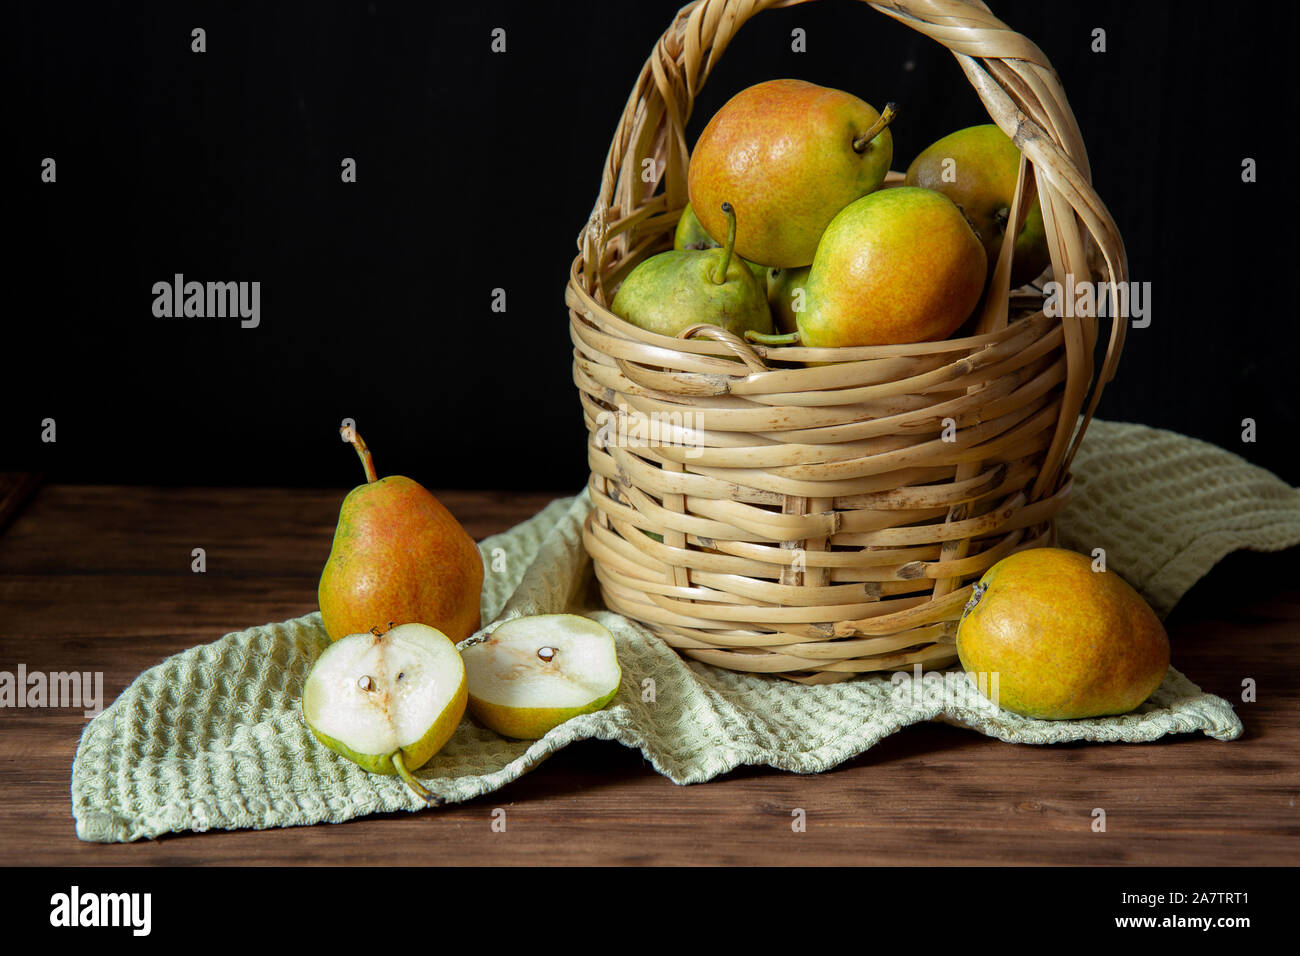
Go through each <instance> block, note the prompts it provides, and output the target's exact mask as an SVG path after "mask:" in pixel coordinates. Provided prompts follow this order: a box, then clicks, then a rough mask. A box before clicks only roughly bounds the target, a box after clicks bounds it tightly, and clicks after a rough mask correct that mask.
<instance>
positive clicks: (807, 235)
mask: <svg viewBox="0 0 1300 956" xmlns="http://www.w3.org/2000/svg"><path fill="white" fill-rule="evenodd" d="M895 113H896V107H894V105H893V104H889V105H887V106H886V108H885V110H884V111H883V112H877V111H876V109H875V108H874V107H873V106H871V105H870V104H869V103H867V102H865V101H864V100H861V99H859V98H858V97H856V96H854V95H852V94H851V93H846V92H844V91H843V90H836V89H830V88H828V87H824V86H818V85H816V84H814V83H807V82H805V81H803V80H788V79H787V80H769V81H767V82H765V83H759V84H757V85H755V86H751V87H749V88H748V89H744V90H741V91H740V92H739V93H737V94H736V95H735V96H733V97H732V98H731V99H730V100H728V101H727V103H726V104H725V105H724V106H723V107H722V108H721V109H720V110H718V112H717V113H715V114H714V115H713V117H712V118H711V119H710V120H709V122H708V124H707V125H706V126H705V127H704V131H703V132H702V133H700V138H699V140H698V141H697V142H696V144H695V150H694V152H693V153H692V154H691V161H690V167H689V170H688V176H687V191H688V193H689V195H690V201H691V206H692V207H693V208H694V210H695V213H696V215H697V216H699V220H700V223H701V225H702V226H703V227H704V230H705V231H706V232H707V233H708V234H709V235H710V236H712V237H713V238H714V239H715V240H719V239H721V238H722V237H723V236H725V235H726V232H727V223H726V220H725V218H724V217H723V216H722V215H721V214H720V213H719V207H720V206H721V204H722V203H723V202H724V201H726V202H730V203H732V204H733V205H734V206H735V208H736V212H737V214H738V215H739V216H740V225H739V228H738V230H737V233H736V254H737V255H739V256H742V257H744V258H745V259H747V260H749V261H750V262H757V263H760V264H761V265H765V266H777V267H782V268H798V267H800V266H806V265H808V264H809V263H810V262H812V261H813V254H814V252H815V251H816V249H817V243H818V240H820V239H821V235H822V233H823V232H824V231H825V229H826V226H827V224H829V223H830V221H831V219H833V218H834V217H835V215H836V213H838V212H839V211H840V210H841V209H843V208H844V207H845V206H847V205H848V204H849V203H851V202H853V201H854V200H855V199H858V198H859V197H861V196H865V195H866V194H868V193H870V192H873V191H874V190H877V189H879V188H880V187H881V185H882V184H883V183H884V181H885V175H886V173H888V172H889V163H890V161H891V159H892V158H893V149H894V147H893V137H892V135H891V134H890V132H889V129H888V126H889V124H890V122H892V120H893V118H894V115H895Z"/></svg>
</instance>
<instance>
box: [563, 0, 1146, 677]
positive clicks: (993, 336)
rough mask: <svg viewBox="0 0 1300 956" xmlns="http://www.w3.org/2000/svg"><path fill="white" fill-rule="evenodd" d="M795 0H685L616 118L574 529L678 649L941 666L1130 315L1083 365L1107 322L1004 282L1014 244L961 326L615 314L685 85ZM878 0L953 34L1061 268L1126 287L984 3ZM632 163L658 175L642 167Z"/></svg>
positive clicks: (664, 166)
mask: <svg viewBox="0 0 1300 956" xmlns="http://www.w3.org/2000/svg"><path fill="white" fill-rule="evenodd" d="M788 5H790V4H789V3H788V2H780V0H698V2H696V3H692V4H690V5H689V6H687V7H685V8H683V9H682V10H681V11H680V12H679V13H678V15H677V17H676V18H675V19H674V20H673V22H672V24H671V26H670V27H669V28H668V31H667V32H666V33H665V34H664V35H663V37H662V38H661V39H660V41H659V43H658V44H657V45H656V47H655V49H654V51H653V53H652V54H651V56H650V59H649V60H648V61H647V63H646V65H645V67H644V68H643V69H642V71H641V75H640V77H639V79H638V80H637V84H636V87H635V88H634V89H633V91H632V95H631V96H630V97H629V99H628V103H627V108H626V109H625V111H624V113H623V117H622V120H621V122H620V123H619V126H618V129H617V131H616V132H615V135H614V139H613V143H612V144H611V146H610V151H609V158H608V161H607V163H606V167H605V172H604V177H603V179H602V182H601V188H600V196H599V198H598V200H597V202H596V205H595V209H594V211H593V213H592V216H591V220H590V222H589V223H588V225H587V227H586V228H585V229H584V231H583V233H582V235H581V237H580V239H579V248H580V250H581V251H580V254H579V256H578V257H577V259H576V260H575V261H574V263H573V268H572V272H571V274H570V278H569V285H568V289H567V292H566V301H567V303H568V306H569V310H570V312H569V314H570V330H571V334H572V338H573V344H574V363H573V374H574V381H575V383H576V384H577V386H578V389H579V393H580V397H581V400H582V406H583V409H584V413H585V416H586V421H587V426H588V431H589V439H590V441H589V446H588V448H589V459H590V464H591V482H590V491H591V498H592V502H593V504H594V506H595V507H594V509H593V511H592V515H591V517H590V518H589V519H588V522H587V525H586V528H585V529H584V540H585V544H586V547H587V550H588V551H589V552H590V554H591V556H592V558H593V560H594V564H595V570H596V575H597V577H598V579H599V582H600V586H601V590H602V594H603V596H604V599H605V601H606V603H607V604H608V606H609V607H610V608H611V609H613V610H616V611H619V612H620V613H623V614H625V615H627V616H628V617H630V618H633V619H636V620H638V621H640V622H642V623H644V624H645V625H646V626H647V627H649V628H650V629H651V630H652V631H653V632H654V633H656V634H658V635H659V636H661V637H662V638H663V639H664V640H665V641H667V642H668V643H669V644H670V645H672V646H673V647H674V648H676V649H677V650H678V651H679V652H680V653H682V654H684V655H687V656H689V657H692V658H695V659H698V660H701V661H706V662H708V663H710V664H715V665H718V666H721V667H726V668H731V669H734V670H741V671H750V672H757V673H769V674H779V675H782V676H784V677H788V678H791V679H794V680H799V681H803V682H805V683H829V682H832V681H836V680H843V679H845V678H848V677H851V676H853V675H854V674H857V673H862V672H866V671H880V670H893V669H899V668H910V667H911V666H913V665H914V664H917V663H919V664H921V665H923V666H925V667H941V666H947V665H950V664H952V663H953V662H954V661H955V660H956V651H955V648H954V646H953V635H954V632H955V627H956V621H957V619H958V618H959V616H960V614H961V610H962V607H963V605H964V604H965V603H966V601H967V599H968V596H969V592H970V590H971V586H972V584H973V582H974V581H975V580H977V579H978V577H979V576H980V575H981V574H982V573H983V572H984V571H985V570H987V569H988V568H989V567H990V566H991V565H992V564H994V563H995V562H996V561H998V560H999V559H1000V558H1002V557H1004V556H1005V555H1007V554H1010V553H1011V552H1013V551H1016V550H1019V549H1023V548H1028V547H1036V546H1039V545H1043V544H1049V543H1051V542H1052V540H1053V526H1052V518H1053V516H1054V515H1056V513H1057V512H1058V511H1059V510H1060V509H1061V507H1062V506H1063V505H1064V504H1065V502H1066V500H1067V498H1068V496H1069V491H1070V483H1069V479H1068V476H1069V467H1070V462H1071V460H1072V459H1073V455H1074V452H1075V450H1076V448H1077V447H1078V443H1079V441H1080V440H1081V439H1082V437H1083V432H1084V429H1085V428H1086V427H1087V424H1088V422H1089V420H1090V419H1091V417H1092V413H1093V410H1094V408H1095V407H1096V403H1097V400H1098V398H1099V397H1100V391H1101V386H1102V385H1103V384H1104V383H1105V382H1107V381H1109V380H1110V378H1111V376H1112V375H1113V373H1114V369H1115V365H1116V363H1117V362H1118V359H1119V354H1120V350H1121V348H1122V345H1123V335H1124V322H1123V320H1122V318H1120V317H1119V316H1116V317H1115V318H1113V319H1112V320H1111V324H1110V329H1109V347H1108V349H1107V353H1106V357H1105V360H1104V362H1103V365H1102V367H1101V369H1100V370H1099V371H1098V370H1094V367H1093V365H1094V362H1093V355H1094V347H1095V345H1096V341H1097V336H1098V322H1097V320H1096V319H1088V318H1079V319H1075V318H1070V319H1061V318H1050V317H1048V316H1046V315H1045V314H1044V313H1043V311H1042V308H1041V304H1042V303H1041V299H1032V298H1027V297H1026V294H1025V293H1024V292H1021V293H1017V294H1013V293H1012V292H1011V291H1010V290H1009V289H1008V285H1009V281H1008V277H1009V276H1010V261H1009V259H1008V258H1006V257H1005V256H1004V257H1003V259H1002V260H1000V261H999V263H998V265H997V268H996V270H995V273H994V276H993V280H992V282H993V286H992V291H991V292H990V293H989V295H988V297H987V305H986V307H985V308H984V309H983V311H982V312H981V314H980V316H979V317H978V319H977V322H976V325H975V327H974V330H973V334H971V335H968V336H967V337H964V338H956V339H949V340H947V341H942V342H925V343H918V344H914V345H894V346H873V347H866V348H851V349H850V348H845V349H810V348H784V349H767V348H762V347H751V346H749V345H747V344H746V343H745V342H743V341H742V340H740V339H738V338H736V337H735V336H733V335H730V334H729V333H726V332H723V331H722V330H721V329H718V328H717V327H715V326H704V327H696V328H695V329H694V330H688V331H687V332H685V333H683V337H682V338H680V339H671V338H665V337H663V336H660V335H656V334H654V333H650V332H646V331H643V330H641V329H639V328H636V327H635V326H632V325H630V324H628V323H626V322H624V321H622V320H621V319H619V318H618V317H617V316H615V315H614V314H613V313H611V312H610V311H609V309H608V307H607V306H608V303H609V302H610V301H611V299H612V296H613V293H614V290H615V289H616V288H617V287H618V283H619V282H621V281H622V278H623V277H624V276H625V275H626V274H627V272H628V271H629V270H630V269H631V268H632V267H633V266H635V265H636V264H637V263H638V262H640V261H641V260H642V259H644V258H645V257H646V256H647V255H650V254H652V253H655V252H658V251H661V250H662V249H665V248H668V247H669V246H670V245H671V241H672V232H673V228H674V226H675V225H676V222H677V219H678V217H679V216H680V214H681V210H682V208H683V207H684V206H685V204H686V202H687V195H686V171H687V163H688V158H689V157H688V152H687V145H686V138H685V133H684V130H685V127H686V123H687V119H688V118H689V116H690V112H691V108H692V105H693V103H694V99H695V96H696V94H697V93H698V91H699V90H700V88H701V87H702V86H703V84H704V81H705V79H706V78H707V77H708V75H709V72H710V70H711V68H712V67H713V65H714V63H715V62H716V60H717V59H718V57H719V56H721V54H722V52H723V51H724V50H725V49H726V47H727V44H728V43H729V42H730V40H731V38H732V36H733V35H734V34H735V32H736V31H737V30H738V29H739V28H740V26H741V25H742V24H743V23H744V22H745V21H746V20H748V19H749V17H750V16H752V15H753V14H755V13H757V12H761V11H762V10H765V9H767V8H769V7H776V6H788ZM871 6H873V7H875V8H876V9H877V10H879V11H880V12H881V13H884V14H886V15H887V16H890V17H893V18H894V19H896V20H899V21H901V22H903V23H905V24H907V25H908V26H911V27H912V28H914V29H916V30H919V31H920V32H922V33H925V34H927V35H929V36H931V37H933V38H934V39H935V40H937V41H939V42H940V43H942V44H944V45H945V46H947V47H948V48H949V49H950V50H952V52H953V54H954V56H956V58H957V60H958V62H959V63H960V64H961V66H962V69H963V70H964V71H965V73H966V76H967V77H968V78H969V80H970V82H971V84H972V85H973V86H974V87H975V89H976V91H977V92H978V94H979V96H980V98H981V99H982V100H983V102H984V104H985V106H986V107H987V108H988V111H989V115H990V116H991V117H992V119H993V121H994V122H996V123H997V124H998V126H1000V127H1001V128H1002V129H1003V130H1004V131H1005V132H1006V133H1007V134H1008V135H1010V136H1011V137H1012V138H1013V141H1014V142H1015V143H1016V145H1017V146H1018V147H1019V148H1020V150H1021V153H1022V161H1021V175H1020V185H1019V189H1018V191H1017V196H1016V199H1015V202H1014V204H1013V210H1012V216H1013V221H1016V222H1019V221H1022V219H1020V218H1017V217H1021V216H1023V212H1024V210H1026V209H1027V208H1028V206H1029V204H1030V202H1031V201H1032V199H1031V197H1032V196H1033V195H1034V193H1035V192H1036V193H1037V195H1038V197H1039V199H1040V200H1041V207H1042V211H1043V219H1044V222H1045V225H1046V227H1047V235H1048V243H1049V246H1050V249H1051V256H1052V266H1053V270H1054V273H1055V275H1058V276H1064V275H1066V274H1067V273H1068V274H1072V275H1073V276H1074V277H1075V278H1076V281H1085V280H1092V279H1094V278H1095V277H1097V276H1100V277H1103V278H1104V279H1105V280H1106V281H1109V282H1111V283H1120V282H1124V281H1126V280H1127V262H1126V259H1125V254H1124V247H1123V243H1122V241H1121V240H1120V237H1119V234H1118V232H1117V230H1116V228H1115V224H1114V222H1113V221H1112V219H1111V217H1110V215H1109V213H1108V212H1107V211H1106V208H1105V206H1104V205H1103V204H1102V202H1101V201H1100V200H1099V199H1098V197H1097V195H1096V194H1095V193H1094V192H1093V190H1092V187H1091V185H1090V182H1089V173H1088V162H1087V156H1086V154H1085V151H1084V146H1083V143H1082V141H1081V140H1080V137H1079V130H1078V127H1077V125H1076V123H1075V120H1074V116H1073V114H1072V113H1071V111H1070V107H1069V105H1068V103H1067V102H1066V99H1065V95H1064V93H1063V91H1062V90H1061V87H1060V83H1059V80H1058V78H1057V76H1056V73H1055V72H1054V71H1053V70H1052V68H1051V65H1050V64H1049V63H1048V62H1047V59H1046V57H1044V56H1043V54H1042V52H1041V51H1040V50H1039V49H1038V48H1037V47H1036V46H1035V45H1034V44H1033V43H1031V42H1030V41H1029V40H1027V39H1025V38H1024V37H1022V36H1021V35H1019V34H1017V33H1015V32H1014V31H1012V30H1010V29H1009V28H1008V27H1006V26H1005V25H1004V24H1003V23H1001V22H1000V21H999V20H997V19H996V18H995V17H994V16H993V15H992V14H991V13H989V11H988V10H987V8H985V7H984V6H983V5H982V4H979V3H971V2H962V0H894V2H891V3H872V4H871ZM647 159H649V160H651V161H653V162H654V163H655V169H656V170H662V173H661V174H660V175H659V176H658V177H657V179H656V178H655V177H650V178H652V179H655V181H654V182H652V183H646V182H644V181H643V177H642V170H643V169H645V168H646V164H645V162H644V161H645V160H647ZM894 178H895V180H896V178H897V177H896V174H895V176H894ZM1013 234H1014V233H1013ZM1005 245H1006V246H1010V245H1011V244H1010V243H1007V244H1005ZM1008 252H1009V250H1008ZM1090 262H1091V263H1094V264H1095V265H1094V266H1092V267H1090V264H1089V263H1090ZM1110 291H1111V292H1114V291H1116V290H1115V289H1114V288H1112V289H1111V290H1110ZM1112 301H1116V300H1115V299H1112ZM805 362H808V363H831V364H820V365H804V364H802V363H805ZM792 363H797V364H792ZM1094 373H1096V374H1094ZM660 538H662V540H659V539H660Z"/></svg>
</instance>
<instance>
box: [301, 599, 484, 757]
mask: <svg viewBox="0 0 1300 956" xmlns="http://www.w3.org/2000/svg"><path fill="white" fill-rule="evenodd" d="M464 688H465V665H464V663H463V661H462V660H461V657H460V654H458V653H457V651H456V647H455V645H454V644H452V643H451V641H450V640H449V639H448V638H447V637H446V635H444V634H443V633H442V632H441V631H437V630H435V629H434V628H431V627H427V626H426V625H423V624H403V625H401V626H400V627H395V628H393V629H392V630H390V631H388V632H387V633H386V634H383V635H379V636H376V635H374V634H351V635H349V636H347V637H344V638H342V639H341V640H338V641H335V642H334V643H333V644H331V645H330V646H329V647H327V648H326V649H325V650H324V652H323V653H322V654H321V656H320V657H319V658H317V660H316V663H315V664H314V665H313V666H312V669H311V673H309V674H308V675H307V682H306V684H305V685H304V687H303V694H302V713H303V717H304V718H305V719H306V721H307V725H308V727H310V728H311V730H312V732H313V733H314V734H316V736H317V737H318V738H321V739H322V742H323V743H325V744H326V745H327V746H330V747H331V748H332V749H337V747H334V744H339V745H341V746H342V747H344V748H346V750H347V751H349V752H350V753H345V754H344V755H345V756H348V757H349V758H350V759H356V758H357V757H361V758H367V757H369V758H376V759H375V760H374V761H373V763H374V764H375V765H374V766H372V765H370V763H371V762H370V761H366V762H363V761H362V760H358V761H357V762H359V763H362V765H363V766H365V769H367V770H370V771H371V772H380V773H384V772H386V773H394V772H396V770H395V768H392V767H391V757H392V755H393V754H395V753H398V752H399V751H400V752H403V753H404V755H405V757H406V769H408V770H415V769H416V768H418V767H419V766H421V765H422V764H424V763H426V762H427V761H428V760H429V758H430V757H432V756H433V754H434V753H436V752H437V751H438V750H439V749H440V748H441V747H442V745H443V744H444V743H446V740H447V738H449V737H450V736H451V733H452V731H454V730H455V728H456V725H457V724H458V723H459V722H460V717H461V716H462V715H463V713H464V707H465V693H464ZM458 704H459V708H460V712H459V713H453V712H454V711H455V709H456V706H457V705H458ZM448 725H449V726H448ZM435 728H436V729H437V732H436V734H435V736H441V738H442V739H441V740H436V741H435V740H431V739H428V735H429V734H430V731H431V730H434V729H435ZM325 738H328V739H325ZM354 755H355V756H354ZM384 758H390V759H389V760H387V761H385V760H384ZM417 761H418V762H417Z"/></svg>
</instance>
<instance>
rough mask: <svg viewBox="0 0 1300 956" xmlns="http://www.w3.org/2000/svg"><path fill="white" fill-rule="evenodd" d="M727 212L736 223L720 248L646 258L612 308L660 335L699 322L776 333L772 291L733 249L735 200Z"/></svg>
mask: <svg viewBox="0 0 1300 956" xmlns="http://www.w3.org/2000/svg"><path fill="white" fill-rule="evenodd" d="M723 205H724V206H725V207H726V208H725V210H724V211H723V215H724V216H725V217H726V218H727V220H728V222H729V223H730V227H729V229H728V232H727V242H726V245H724V246H723V247H722V248H720V249H675V250H673V251H672V252H661V253H659V254H658V255H655V256H651V257H650V258H649V259H646V260H645V261H644V262H642V263H641V264H640V265H638V266H637V267H636V268H635V269H633V270H632V271H631V272H630V273H629V274H628V277H627V278H626V279H624V280H623V284H622V285H621V286H620V287H619V290H618V292H617V293H616V294H615V296H614V301H613V303H612V304H611V306H610V308H611V309H612V311H613V312H614V314H615V315H617V316H619V317H620V318H623V319H626V320H627V321H628V322H631V323H632V324H633V325H636V326H640V327H641V328H643V329H645V330H647V331H649V332H658V333H659V334H660V335H667V336H676V335H677V333H678V332H680V331H682V329H685V328H687V327H688V326H691V325H695V324H696V323H699V322H707V323H710V324H712V325H718V326H721V327H722V328H724V329H726V330H727V331H729V332H734V333H735V334H736V335H743V334H744V333H745V332H746V331H754V332H763V333H770V332H771V331H772V312H771V310H770V309H768V307H767V290H766V288H764V287H763V286H761V285H760V284H759V282H758V280H757V279H756V278H754V273H752V272H751V271H750V270H749V268H748V267H747V266H746V265H745V264H744V262H742V261H741V259H740V258H739V257H738V256H735V255H733V254H732V252H733V249H734V247H735V241H736V213H735V210H734V209H732V207H731V204H730V203H724V204H723Z"/></svg>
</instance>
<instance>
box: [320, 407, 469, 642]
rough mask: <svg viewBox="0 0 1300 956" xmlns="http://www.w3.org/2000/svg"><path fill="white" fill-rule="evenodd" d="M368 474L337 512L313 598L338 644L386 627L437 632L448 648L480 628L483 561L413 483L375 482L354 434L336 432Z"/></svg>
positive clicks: (400, 478)
mask: <svg viewBox="0 0 1300 956" xmlns="http://www.w3.org/2000/svg"><path fill="white" fill-rule="evenodd" d="M342 432H343V435H344V437H345V438H347V439H348V440H349V441H350V442H351V444H352V446H353V447H354V448H355V449H356V451H357V455H358V456H360V458H361V464H362V467H363V468H364V469H365V473H366V484H364V485H360V486H358V487H356V488H354V489H352V491H351V492H349V493H348V496H347V497H346V498H345V499H344V500H343V507H342V508H341V509H339V521H338V527H337V528H336V529H335V531H334V546H333V547H332V548H331V550H330V556H329V560H327V561H326V562H325V568H324V570H322V571H321V576H320V587H319V588H318V590H317V598H318V600H319V601H320V611H321V618H322V620H323V622H324V624H325V630H326V631H327V632H328V633H329V636H330V637H331V638H332V639H334V640H338V639H339V638H341V637H343V636H345V635H348V634H357V633H361V632H364V631H368V630H370V628H372V627H383V626H385V624H386V623H387V622H388V621H403V622H418V623H420V624H427V625H429V626H430V627H436V628H437V629H438V630H440V631H442V632H443V633H444V634H446V635H447V636H448V637H450V638H451V639H452V640H453V641H461V640H464V639H465V638H467V637H469V636H470V635H471V634H473V633H474V632H475V631H477V630H478V628H479V602H480V599H481V596H482V591H483V558H482V556H481V555H480V554H479V550H478V546H477V545H476V544H475V543H474V539H473V538H471V537H470V536H469V535H468V534H466V533H465V529H464V528H462V527H461V526H460V524H459V522H457V521H456V519H455V518H454V517H452V515H451V512H449V511H448V510H447V509H446V508H444V507H443V506H442V503H441V502H440V501H438V499H437V498H435V497H434V496H433V495H432V494H430V493H429V492H428V491H427V490H425V488H424V487H422V486H421V485H420V484H419V483H418V482H415V481H412V480H411V479H410V478H406V477H403V476H401V475H391V476H389V477H387V478H383V479H380V478H378V477H377V475H376V473H375V465H374V461H373V459H372V457H371V454H370V450H369V449H368V448H367V447H366V444H365V442H364V441H362V440H361V436H360V435H359V434H357V432H356V430H355V429H351V428H345V429H343V430H342Z"/></svg>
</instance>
